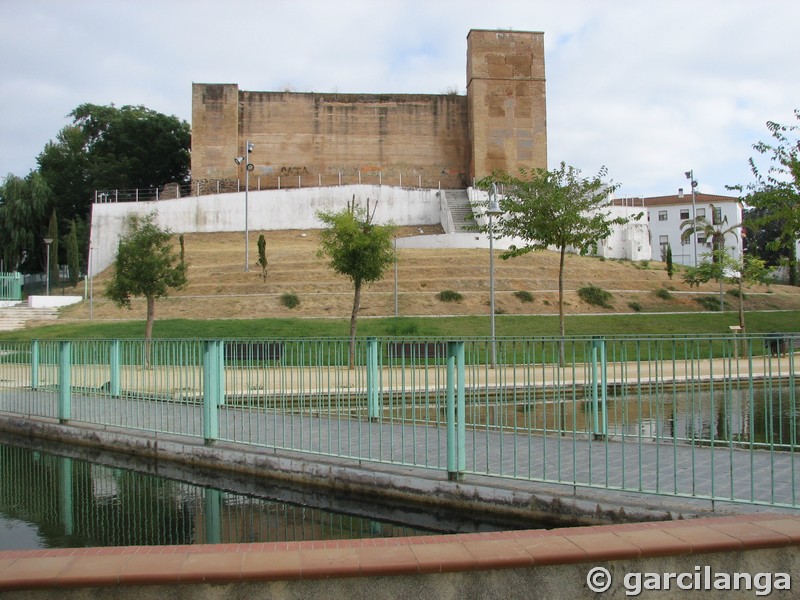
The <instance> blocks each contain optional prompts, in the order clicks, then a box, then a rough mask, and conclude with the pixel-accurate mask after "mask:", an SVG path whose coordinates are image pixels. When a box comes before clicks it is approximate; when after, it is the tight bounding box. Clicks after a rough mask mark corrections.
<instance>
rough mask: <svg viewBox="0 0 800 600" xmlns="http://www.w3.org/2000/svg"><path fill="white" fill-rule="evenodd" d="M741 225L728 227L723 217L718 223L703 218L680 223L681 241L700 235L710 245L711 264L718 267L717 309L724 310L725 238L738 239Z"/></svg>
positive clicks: (712, 206) (716, 277)
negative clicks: (723, 258)
mask: <svg viewBox="0 0 800 600" xmlns="http://www.w3.org/2000/svg"><path fill="white" fill-rule="evenodd" d="M711 214H712V215H713V214H716V209H715V207H714V205H713V204H712V205H711ZM741 227H742V224H741V223H736V224H734V225H728V217H727V216H726V217H723V218H722V219H720V221H719V222H716V219H713V221H712V222H709V221H708V220H707V219H706V218H705V217H695V218H694V219H687V220H686V221H684V222H683V223H681V230H682V233H681V241H682V242H684V243H686V242H688V241H689V238H691V236H692V235H702V236H703V237H705V239H706V240H710V243H711V262H712V263H714V264H718V265H719V267H720V268H719V271H718V273H716V274H715V276H714V278H715V279H716V280H717V281H719V309H720V311H724V310H725V299H724V296H723V290H722V281H723V279H724V275H725V274H724V272H723V271H724V266H723V263H724V262H725V261H723V260H722V256H723V255H724V254H725V238H726V237H727V236H728V235H730V234H732V235H733V237H734V238H736V239H737V240H738V239H739V233H738V232H739V230H740V229H741Z"/></svg>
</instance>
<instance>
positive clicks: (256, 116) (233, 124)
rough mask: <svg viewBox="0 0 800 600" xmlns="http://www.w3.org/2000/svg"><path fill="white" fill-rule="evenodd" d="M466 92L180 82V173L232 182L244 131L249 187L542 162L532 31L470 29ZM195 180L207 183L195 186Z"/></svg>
mask: <svg viewBox="0 0 800 600" xmlns="http://www.w3.org/2000/svg"><path fill="white" fill-rule="evenodd" d="M467 41H468V56H467V75H468V79H467V80H468V85H467V96H466V97H465V96H459V95H456V94H447V95H430V94H385V95H384V94H336V93H330V94H317V93H290V92H250V91H243V90H239V87H238V85H236V84H202V83H198V84H194V85H193V87H192V177H193V180H194V181H195V182H198V183H199V184H200V186H201V187H203V191H208V192H213V191H216V189H217V186H218V185H219V184H218V181H219V180H222V181H223V183H222V186H223V187H224V188H231V187H233V188H235V186H236V180H237V179H238V180H239V181H243V180H244V174H245V172H244V165H240V166H237V165H236V164H235V163H234V160H233V159H234V158H235V157H237V156H240V155H242V154H243V153H244V146H245V143H246V142H247V141H248V140H249V141H251V142H252V143H253V144H254V145H255V149H254V151H253V153H252V154H251V155H250V162H251V163H253V165H254V167H255V168H254V170H253V171H252V172H251V173H250V182H251V185H252V186H253V187H259V188H261V189H265V188H274V187H278V185H279V184H280V185H281V186H282V187H295V186H301V185H302V186H303V187H305V186H308V185H316V184H318V183H321V184H322V185H334V184H336V183H340V182H341V183H343V184H353V183H370V184H375V183H383V184H390V185H412V186H417V185H421V186H424V187H437V186H439V185H441V186H442V187H445V188H452V187H465V186H467V185H469V184H470V183H471V181H472V179H473V177H483V176H485V175H488V174H490V173H491V172H492V170H494V169H506V170H509V171H512V172H514V171H516V170H517V169H518V168H519V167H520V166H525V167H538V166H542V167H546V165H547V154H546V152H547V141H546V131H545V125H546V122H545V112H544V111H545V88H544V48H543V35H542V34H540V33H526V32H498V31H477V30H473V31H471V32H470V34H469V36H468V38H467ZM206 188H208V189H207V190H206Z"/></svg>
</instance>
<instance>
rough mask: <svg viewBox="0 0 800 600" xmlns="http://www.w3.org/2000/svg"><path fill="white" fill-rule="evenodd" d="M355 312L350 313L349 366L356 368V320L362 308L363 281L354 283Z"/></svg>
mask: <svg viewBox="0 0 800 600" xmlns="http://www.w3.org/2000/svg"><path fill="white" fill-rule="evenodd" d="M353 288H354V292H355V293H354V294H353V312H352V313H351V314H350V358H349V363H350V364H349V367H350V368H351V369H355V368H356V321H357V319H358V309H359V308H361V282H360V281H357V282H355V283H354V284H353Z"/></svg>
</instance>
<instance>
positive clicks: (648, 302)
mask: <svg viewBox="0 0 800 600" xmlns="http://www.w3.org/2000/svg"><path fill="white" fill-rule="evenodd" d="M424 229H425V230H426V231H425V233H426V234H427V233H433V232H434V231H433V229H432V228H430V227H425V228H424ZM418 230H419V228H417V227H408V228H402V229H400V230H399V232H398V235H399V236H406V235H415V234H416V235H419V231H418ZM259 233H261V232H258V231H256V232H251V233H250V243H251V249H250V259H251V262H252V264H251V266H250V271H249V272H245V271H244V264H243V260H244V249H243V246H244V234H243V233H214V234H186V235H185V246H186V259H187V261H188V262H189V265H190V267H189V286H188V288H187V289H185V290H182V291H180V292H176V293H173V294H172V295H171V296H170V297H169V298H166V299H163V300H161V301H159V302H158V303H157V307H156V313H157V318H159V319H164V318H193V319H215V318H238V319H250V318H262V317H281V316H286V317H333V318H347V317H349V314H350V309H351V305H352V287H351V284H350V281H349V280H348V279H347V278H346V277H343V276H340V275H337V274H336V273H334V272H333V271H332V270H330V269H329V268H328V266H327V264H326V261H325V259H324V258H320V257H318V256H317V250H318V248H319V232H318V231H279V232H274V231H270V232H263V233H264V235H265V237H266V240H267V258H268V260H269V270H268V274H267V278H266V280H264V279H262V278H261V277H260V273H261V269H260V267H258V266H257V265H256V264H255V261H256V260H257V258H258V253H257V246H256V241H257V240H258V235H259ZM175 243H176V245H177V239H176V242H175ZM498 256H499V252H498ZM397 273H398V291H399V308H400V314H401V315H404V316H408V315H432V316H435V315H472V314H475V315H478V314H480V315H485V314H488V311H489V255H488V251H487V250H460V249H456V250H410V249H409V250H406V249H401V250H399V251H398V263H397ZM107 277H108V272H105V273H103V274H101V275H100V276H98V277H97V278H95V283H94V290H95V293H94V297H95V300H94V306H93V313H94V318H95V319H108V320H115V319H141V318H143V317H144V301H142V300H136V301H134V303H133V310H132V311H129V310H127V309H119V308H117V307H116V306H114V304H113V303H111V302H110V301H109V300H108V299H106V298H105V297H104V296H103V290H104V289H105V283H106V280H107ZM587 285H594V286H597V287H600V288H602V289H604V290H607V291H610V292H612V294H613V298H612V300H611V304H612V306H613V308H612V309H606V308H600V307H597V306H592V305H589V304H587V303H585V302H583V301H582V300H580V298H579V297H578V294H577V290H578V289H579V288H581V287H583V286H587ZM661 288H667V289H669V290H671V295H672V297H671V298H669V299H666V300H665V299H661V298H658V297H657V296H656V295H655V293H654V292H655V290H658V289H661ZM448 289H449V290H455V291H457V292H459V293H461V294H462V296H463V300H462V301H461V302H459V303H453V302H441V301H440V300H439V299H438V298H437V294H438V292H440V291H442V290H448ZM557 289H558V255H557V254H556V253H554V252H536V253H532V254H528V255H526V256H522V257H518V258H513V259H510V260H500V259H497V260H495V291H496V296H495V298H496V306H497V312H498V313H506V314H554V313H556V312H557V298H558V295H557ZM565 289H566V290H567V292H566V295H565V299H566V310H567V312H568V313H569V314H576V313H596V312H633V310H632V309H631V307H630V306H629V304H632V303H636V304H638V305H639V307H640V310H642V311H645V312H649V311H652V312H666V311H697V310H703V308H702V307H701V306H700V305H699V304H698V303H697V302H696V301H695V300H694V298H696V297H697V296H698V295H704V296H708V295H712V296H715V295H717V294H718V293H719V288H718V286H717V284H715V283H711V284H708V285H705V286H702V287H701V288H700V290H697V289H693V290H692V289H690V288H689V287H688V286H686V285H685V284H684V283H683V282H682V281H681V278H680V274H679V273H678V274H676V275H675V277H674V278H673V279H672V280H670V279H669V278H668V277H667V274H666V272H665V271H664V265H663V263H660V262H650V263H649V264H648V265H642V264H638V263H631V262H629V261H615V260H602V259H598V258H590V257H581V256H575V255H569V256H568V257H567V262H566V272H565ZM517 291H527V292H530V293H531V294H532V295H533V302H523V301H521V300H520V299H519V298H517V297H516V296H515V295H514V292H517ZM285 293H292V294H296V295H297V297H298V298H299V300H300V304H299V306H297V307H296V308H294V309H289V308H286V307H285V306H283V304H282V303H281V296H282V295H283V294H285ZM746 295H747V303H746V306H747V309H748V310H769V309H798V308H800V290H798V289H796V288H790V287H788V286H776V285H773V286H770V287H769V288H767V287H763V286H760V287H754V288H751V289H748V290H746ZM725 299H726V302H728V303H730V304H731V309H735V306H736V302H737V299H736V298H735V297H733V296H730V295H727V294H726V296H725ZM88 314H89V307H88V303H86V302H84V303H82V304H80V305H75V306H73V307H69V308H67V309H65V310H64V311H62V316H61V319H62V320H73V319H81V320H82V319H86V318H88ZM361 314H362V315H363V316H392V315H394V273H393V271H392V270H390V271H389V272H387V274H386V277H385V278H384V280H383V281H381V282H378V283H376V284H373V285H372V286H370V287H369V288H367V289H366V290H365V293H364V297H363V302H362V312H361Z"/></svg>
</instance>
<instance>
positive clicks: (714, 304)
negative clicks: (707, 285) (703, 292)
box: [694, 296, 725, 311]
mask: <svg viewBox="0 0 800 600" xmlns="http://www.w3.org/2000/svg"><path fill="white" fill-rule="evenodd" d="M694 301H695V302H697V303H698V304H699V305H700V306H702V307H703V308H705V309H706V310H713V311H719V298H716V297H714V296H700V297H699V298H695V299H694ZM722 304H723V307H724V305H725V302H724V301H723V303H722Z"/></svg>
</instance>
